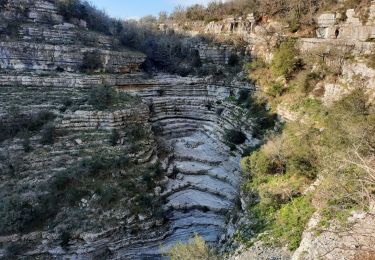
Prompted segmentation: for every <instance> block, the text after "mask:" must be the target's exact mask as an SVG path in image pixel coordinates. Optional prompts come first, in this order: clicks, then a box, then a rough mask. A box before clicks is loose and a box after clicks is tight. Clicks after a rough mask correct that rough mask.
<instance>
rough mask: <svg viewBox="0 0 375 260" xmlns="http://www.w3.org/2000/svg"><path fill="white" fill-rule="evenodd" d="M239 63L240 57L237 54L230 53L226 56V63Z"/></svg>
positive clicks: (234, 64) (230, 64) (231, 64)
mask: <svg viewBox="0 0 375 260" xmlns="http://www.w3.org/2000/svg"><path fill="white" fill-rule="evenodd" d="M239 63H240V57H238V55H237V54H235V53H232V54H231V55H230V56H229V58H228V65H229V66H232V67H234V66H236V65H238V64H239Z"/></svg>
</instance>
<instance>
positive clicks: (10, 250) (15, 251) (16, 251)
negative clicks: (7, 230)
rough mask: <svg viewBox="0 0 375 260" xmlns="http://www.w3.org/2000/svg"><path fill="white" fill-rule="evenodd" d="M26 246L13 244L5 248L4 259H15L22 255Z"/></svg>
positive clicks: (17, 243)
mask: <svg viewBox="0 0 375 260" xmlns="http://www.w3.org/2000/svg"><path fill="white" fill-rule="evenodd" d="M26 249H27V245H26V244H23V243H19V242H13V243H10V244H8V245H6V246H5V257H6V258H7V259H16V257H17V256H19V255H21V254H22V253H24V252H25V251H26Z"/></svg>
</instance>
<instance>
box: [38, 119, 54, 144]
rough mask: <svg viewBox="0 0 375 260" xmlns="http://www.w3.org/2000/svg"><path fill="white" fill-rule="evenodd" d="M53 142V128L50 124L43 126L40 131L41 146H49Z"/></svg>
mask: <svg viewBox="0 0 375 260" xmlns="http://www.w3.org/2000/svg"><path fill="white" fill-rule="evenodd" d="M54 142H55V126H54V125H52V124H48V125H45V126H44V127H43V129H42V137H41V139H40V143H41V144H43V145H51V144H53V143H54Z"/></svg>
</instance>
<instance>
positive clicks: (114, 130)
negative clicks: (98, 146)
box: [109, 129, 120, 146]
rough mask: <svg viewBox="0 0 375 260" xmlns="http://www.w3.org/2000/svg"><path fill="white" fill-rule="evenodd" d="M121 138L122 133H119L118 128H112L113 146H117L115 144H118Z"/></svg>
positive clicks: (110, 141)
mask: <svg viewBox="0 0 375 260" xmlns="http://www.w3.org/2000/svg"><path fill="white" fill-rule="evenodd" d="M119 138H120V135H119V133H118V131H117V130H116V129H112V133H111V136H110V138H109V143H110V144H111V145H112V146H115V145H117V142H118V139H119Z"/></svg>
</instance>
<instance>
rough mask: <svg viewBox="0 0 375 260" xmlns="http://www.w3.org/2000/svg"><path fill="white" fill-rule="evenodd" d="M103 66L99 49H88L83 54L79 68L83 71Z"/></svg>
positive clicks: (93, 70) (92, 70)
mask: <svg viewBox="0 0 375 260" xmlns="http://www.w3.org/2000/svg"><path fill="white" fill-rule="evenodd" d="M103 68H104V64H103V59H102V56H101V54H100V52H99V51H97V50H95V51H89V52H85V53H84V54H83V60H82V66H81V69H82V71H84V72H95V71H97V70H101V69H103Z"/></svg>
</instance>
